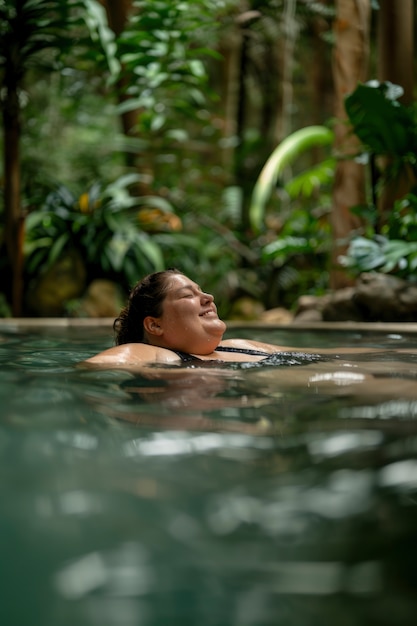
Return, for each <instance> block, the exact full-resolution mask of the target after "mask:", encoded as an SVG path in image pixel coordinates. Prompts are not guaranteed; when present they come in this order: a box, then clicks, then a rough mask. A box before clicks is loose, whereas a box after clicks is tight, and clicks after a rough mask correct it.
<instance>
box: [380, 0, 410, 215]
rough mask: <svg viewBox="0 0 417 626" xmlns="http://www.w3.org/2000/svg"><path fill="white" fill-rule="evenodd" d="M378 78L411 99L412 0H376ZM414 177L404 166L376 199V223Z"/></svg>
mask: <svg viewBox="0 0 417 626" xmlns="http://www.w3.org/2000/svg"><path fill="white" fill-rule="evenodd" d="M378 79H379V80H380V81H381V82H384V81H389V82H391V83H394V84H395V85H401V87H402V88H403V89H404V94H403V96H402V98H400V101H401V102H402V103H403V104H404V105H410V104H411V103H412V102H413V83H414V0H401V2H399V1H398V0H380V9H379V11H378ZM415 183H416V180H415V178H414V177H413V175H412V172H411V170H409V169H404V171H403V172H402V173H401V175H400V177H399V178H398V180H394V181H391V182H390V183H389V184H388V185H387V186H386V187H385V189H384V191H383V193H382V195H381V197H380V198H379V199H378V223H379V224H380V225H383V224H384V223H385V222H386V220H387V218H388V216H389V213H390V211H391V209H392V206H393V203H394V202H395V200H397V199H398V198H401V197H403V196H404V195H405V194H406V193H408V192H409V191H410V190H411V188H412V186H413V185H415Z"/></svg>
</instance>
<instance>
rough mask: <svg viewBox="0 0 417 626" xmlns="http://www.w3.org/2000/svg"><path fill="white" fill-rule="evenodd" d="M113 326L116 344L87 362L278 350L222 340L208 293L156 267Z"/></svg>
mask: <svg viewBox="0 0 417 626" xmlns="http://www.w3.org/2000/svg"><path fill="white" fill-rule="evenodd" d="M114 330H115V332H116V344H117V345H116V346H115V347H113V348H109V349H108V350H105V351H104V352H100V354H97V355H96V356H93V357H91V358H90V359H87V360H86V361H85V363H86V364H91V365H105V366H111V367H114V366H117V367H128V366H136V365H141V364H143V365H150V364H178V365H180V364H181V363H190V364H193V363H199V362H200V363H201V362H203V361H211V362H222V363H224V362H243V361H244V362H251V361H261V360H262V359H265V358H267V357H268V356H269V355H271V354H274V353H277V352H279V351H280V350H281V349H280V348H278V347H277V346H273V345H270V344H266V343H261V342H258V341H251V340H246V339H227V340H225V341H222V338H223V334H224V332H225V330H226V324H225V323H224V322H223V321H222V320H221V319H219V317H218V315H217V309H216V305H215V304H214V298H213V296H212V295H210V294H208V293H205V292H203V291H202V290H201V289H200V287H199V286H198V285H197V284H196V283H195V282H194V281H192V280H190V279H189V278H188V277H187V276H185V275H184V274H183V273H182V272H180V271H179V270H176V269H169V270H165V271H163V272H155V273H154V274H150V275H149V276H146V277H145V278H144V279H143V280H141V281H139V282H138V283H137V284H136V286H135V287H134V288H133V289H132V292H131V294H130V296H129V300H128V304H127V306H126V307H125V308H124V309H123V310H122V311H121V313H120V316H119V317H118V318H117V319H116V320H115V322H114ZM304 356H307V355H304Z"/></svg>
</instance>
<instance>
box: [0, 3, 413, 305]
mask: <svg viewBox="0 0 417 626" xmlns="http://www.w3.org/2000/svg"><path fill="white" fill-rule="evenodd" d="M108 4H110V3H106V2H98V0H71V1H69V2H61V1H59V0H20V1H19V2H18V3H16V2H14V1H13V2H11V1H9V0H4V1H3V2H0V30H1V34H2V38H1V42H0V81H1V85H2V91H1V94H2V102H1V106H2V112H3V126H4V132H3V143H4V148H5V150H4V154H5V155H6V158H5V173H6V175H5V181H6V182H5V186H4V189H2V192H3V198H4V214H5V217H7V216H13V220H14V221H13V220H12V221H13V224H12V223H11V222H10V219H9V218H7V219H5V223H6V228H5V232H4V236H3V240H5V241H8V242H9V245H8V248H7V249H8V251H9V252H10V251H12V253H13V254H12V257H13V258H12V264H11V267H12V269H13V270H14V271H15V272H16V271H17V269H18V264H17V263H16V262H15V257H14V256H13V255H14V254H15V252H19V245H20V243H19V242H20V241H21V240H22V238H23V233H24V232H25V235H24V238H25V242H24V248H23V253H24V255H23V256H22V255H20V256H19V254H17V257H16V258H17V259H18V260H19V259H20V261H19V263H20V262H21V265H22V272H23V276H24V281H25V285H26V286H28V285H31V284H33V283H34V282H36V279H37V277H39V276H41V275H42V274H44V273H45V272H47V271H48V269H49V268H51V266H53V265H54V263H56V262H57V261H58V260H59V258H60V256H62V255H63V254H65V253H66V252H68V251H69V250H71V249H73V250H77V251H78V252H79V253H80V255H81V257H82V258H83V260H84V264H85V268H86V273H87V275H88V278H89V279H93V278H95V277H110V278H112V279H114V280H115V281H117V282H118V283H120V284H121V285H122V286H123V287H124V288H125V289H126V290H127V289H128V288H129V286H130V285H131V284H132V283H133V282H135V281H136V279H137V278H138V276H139V275H141V274H143V273H145V272H148V271H152V270H154V269H159V268H161V267H164V266H177V267H180V268H181V269H183V270H184V271H186V272H187V273H188V274H190V275H191V276H193V277H194V278H196V279H197V280H199V281H201V282H202V283H204V285H205V286H207V288H208V289H210V290H212V291H215V292H216V294H219V296H220V298H221V300H222V302H224V303H225V304H223V307H224V310H223V311H221V312H222V314H223V315H227V314H228V312H229V311H230V309H231V306H232V303H233V300H234V299H236V298H239V297H240V296H242V295H250V296H252V297H253V298H255V299H257V300H260V301H261V302H262V303H263V304H264V305H265V306H268V307H269V306H277V305H285V306H291V305H292V304H293V303H294V302H295V301H296V299H297V296H298V295H300V294H301V293H321V292H322V291H324V290H325V289H326V287H327V286H328V277H329V257H330V250H331V245H332V231H331V227H330V219H329V218H330V212H331V204H332V201H331V193H332V185H333V181H334V171H335V159H334V156H333V155H332V153H331V148H332V141H333V136H334V135H333V131H332V130H330V124H328V121H329V119H330V115H331V111H332V108H331V107H328V108H327V105H326V104H325V103H327V102H329V100H330V97H331V93H330V91H331V87H330V86H329V84H328V83H330V81H328V80H327V79H326V75H327V74H328V72H327V73H326V72H323V71H322V72H321V74H320V71H321V69H322V68H326V67H328V65H327V63H328V62H329V58H330V52H331V45H332V43H333V37H334V35H333V32H332V23H333V20H334V19H335V7H334V6H332V3H325V4H322V3H311V2H308V1H304V0H303V1H301V0H300V1H299V2H296V3H288V2H284V0H270V1H268V2H267V3H263V4H262V3H257V2H253V3H249V4H248V6H247V7H246V6H245V7H244V6H243V5H241V4H240V3H236V2H235V1H233V0H183V1H181V2H178V3H172V2H171V1H169V0H155V1H154V2H144V1H143V0H129V1H127V2H123V3H120V6H119V5H118V4H117V3H114V4H113V3H112V6H113V7H114V8H115V9H116V10H118V9H119V8H120V7H121V6H122V5H123V7H129V11H128V12H127V13H126V20H125V22H124V26H123V28H122V29H121V30H117V32H116V31H114V32H113V30H112V29H111V28H110V27H109V23H111V20H110V22H109V23H108V22H107V15H106V10H105V7H106V5H108ZM264 5H265V6H264ZM290 5H291V6H292V7H293V9H294V11H293V12H291V11H289V7H290ZM284 9H285V10H284ZM296 43H297V45H295V44H296ZM298 44H299V45H298ZM313 48H314V55H312V54H311V50H312V49H313ZM317 55H322V56H317ZM11 60H13V63H14V65H13V66H11V65H10V61H11ZM11 78H12V79H13V80H14V83H10V79H11ZM314 81H316V83H314ZM327 89H328V90H329V92H328V93H326V90H327ZM313 90H315V104H314V106H313V107H312V106H310V103H311V100H310V99H311V94H312V91H313ZM397 96H398V92H397V91H396V88H395V87H393V86H388V85H385V86H384V85H378V86H377V87H376V88H375V86H372V85H361V86H360V87H359V88H358V90H357V91H356V92H355V93H354V94H351V96H349V98H348V99H347V101H346V110H347V113H348V115H349V120H350V122H351V124H352V128H353V131H354V132H355V133H356V134H357V136H358V137H359V138H360V139H361V141H362V144H363V153H362V154H361V155H357V156H358V158H359V157H360V158H361V160H362V161H363V160H364V159H367V160H368V163H369V168H370V172H371V173H372V175H370V179H371V184H370V193H369V202H368V204H367V205H366V206H364V207H356V208H355V210H356V211H357V212H360V213H361V215H362V216H365V215H369V214H370V215H371V218H370V219H368V221H367V223H366V227H365V228H364V230H363V231H361V232H360V233H358V235H360V236H361V237H362V238H364V237H365V238H366V239H367V240H368V241H372V242H373V243H375V245H376V246H377V247H378V251H379V255H380V256H381V249H383V250H384V252H383V254H384V255H386V252H387V250H388V252H389V249H390V245H391V243H390V242H391V241H393V242H395V241H399V242H402V247H401V246H399V245H398V246H397V247H396V248H395V252H392V254H391V256H389V260H390V259H391V261H390V262H385V261H384V262H383V263H381V264H380V265H379V266H378V267H382V268H384V269H385V271H397V270H398V269H399V268H401V271H402V272H405V273H407V272H408V271H410V272H411V271H412V267H414V260H413V259H414V256H413V255H414V249H413V245H412V244H413V241H414V240H413V236H414V235H413V234H412V229H413V226H412V223H413V220H415V196H414V193H411V194H409V195H408V196H407V197H403V198H400V199H398V204H396V205H395V208H394V210H393V212H392V220H391V221H389V220H385V222H381V219H376V215H377V213H378V207H377V197H378V194H380V193H381V189H382V186H383V183H384V184H385V181H388V180H392V178H393V177H394V178H395V177H396V176H397V175H398V173H399V172H404V171H409V172H410V174H411V175H415V158H416V154H417V149H416V147H415V115H414V111H413V109H412V108H409V109H408V108H406V107H403V106H402V105H399V103H398V101H397V100H396V98H397ZM304 101H305V102H306V103H307V102H308V103H309V105H308V106H305V105H304ZM313 109H314V110H315V112H316V113H315V115H312V114H311V112H312V110H313ZM10 114H13V115H15V117H14V118H13V119H12V118H10ZM126 115H130V116H131V117H130V121H131V122H132V125H131V126H130V127H129V130H128V131H127V132H126V128H125V127H124V126H123V125H122V123H121V120H124V117H123V116H126ZM11 120H12V121H11ZM384 125H385V126H384ZM121 128H123V132H122V131H121V130H120V129H121ZM293 129H297V130H295V131H293ZM400 129H401V130H400ZM11 130H12V131H13V132H14V133H15V134H14V135H11V134H10V132H11ZM16 139H18V141H16ZM11 146H17V148H16V149H15V150H14V151H13V150H11V149H10V147H11ZM387 147H388V148H389V149H388V150H387ZM381 156H383V157H384V159H385V162H384V167H383V168H379V165H380V164H379V159H380V158H381ZM387 157H389V162H388V164H387V162H386V159H387ZM11 172H13V175H11ZM375 172H377V173H378V177H377V178H376V177H374V174H375ZM10 181H14V182H15V183H16V185H15V188H14V189H11V187H10ZM12 200H13V203H12ZM413 211H414V213H413ZM379 213H380V212H379ZM394 215H396V216H397V218H398V219H399V220H400V222H401V224H402V226H403V228H406V231H407V232H406V233H405V231H404V230H401V231H400V230H398V228H397V230H395V228H396V226H395V223H396V222H395V220H394ZM413 215H414V217H413ZM374 218H375V219H374ZM397 221H398V220H397ZM23 224H24V225H25V231H23V227H22V226H23ZM16 225H17V226H16ZM408 232H409V235H408V234H407V233H408ZM16 236H17V238H16ZM13 237H14V238H15V239H14V241H15V242H17V243H16V245H11V243H10V242H11V241H12V239H13ZM383 241H386V242H388V248H387V247H384V246H383ZM362 243H363V241H362ZM18 244H19V245H18ZM406 244H407V245H408V247H407V248H405V247H404V246H405V245H406ZM354 245H357V244H355V243H354V241H352V246H354ZM384 245H385V244H384ZM374 247H375V246H374ZM394 247H395V246H394ZM3 248H4V250H3V252H4V251H5V246H3ZM352 250H353V248H351V250H350V252H349V253H348V255H346V259H345V263H346V266H347V267H348V269H349V270H351V271H353V270H354V269H357V270H359V269H360V267H362V268H364V267H366V263H367V262H368V261H366V262H365V261H364V257H363V255H362V256H360V255H359V256H358V255H356V256H355V254H353V253H352V254H351V252H352ZM400 251H401V255H402V256H401V258H398V259H397V261H396V262H395V263H394V264H393V263H392V259H394V258H395V259H396V258H397V257H396V256H395V255H397V256H398V255H400ZM375 254H376V253H375ZM392 255H394V256H392ZM359 257H360V259H361V260H360V263H359V264H358V263H357V259H358V258H359ZM354 258H355V259H356V261H354V260H353V259H354ZM404 259H405V260H406V262H407V265H406V266H405V265H404ZM355 263H356V265H355ZM368 265H369V264H368ZM388 268H391V269H388ZM407 268H408V269H407ZM1 269H2V270H3V271H2V273H1V275H2V279H1V281H2V282H1V285H0V291H4V292H5V293H7V296H8V299H9V300H10V299H11V294H10V291H11V290H10V284H9V283H10V280H9V278H8V277H9V276H10V271H9V270H10V259H9V262H8V261H7V259H6V255H5V254H3V257H2V258H1ZM21 286H22V285H21Z"/></svg>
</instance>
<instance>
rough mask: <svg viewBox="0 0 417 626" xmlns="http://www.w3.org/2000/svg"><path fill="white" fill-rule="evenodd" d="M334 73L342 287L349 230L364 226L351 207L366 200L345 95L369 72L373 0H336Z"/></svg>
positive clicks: (333, 282)
mask: <svg viewBox="0 0 417 626" xmlns="http://www.w3.org/2000/svg"><path fill="white" fill-rule="evenodd" d="M336 12H337V13H336V20H335V26H334V28H335V34H336V43H335V48H334V56H333V77H334V85H335V116H336V119H337V120H338V123H337V124H336V126H335V145H334V147H335V151H336V154H337V155H338V156H339V157H340V158H341V160H340V161H339V163H338V165H337V168H336V177H335V184H334V191H333V210H332V228H333V251H332V268H331V273H330V286H331V287H332V288H333V289H338V288H341V287H344V286H346V285H348V284H350V282H351V281H350V279H349V278H348V276H347V275H346V273H345V272H343V271H342V270H341V267H340V264H339V263H338V258H339V256H340V255H341V254H343V253H344V252H345V251H346V248H347V245H348V237H349V234H350V233H351V232H352V231H353V230H355V229H357V228H358V227H359V226H360V220H359V219H358V218H357V217H356V216H354V215H353V214H352V213H351V211H350V209H351V207H354V206H356V205H359V204H363V203H364V202H365V199H366V195H365V170H364V167H363V166H362V165H360V164H358V163H356V162H355V161H353V160H351V158H349V157H351V156H352V155H354V154H356V153H357V152H358V148H359V142H358V140H357V139H356V137H355V136H354V135H353V134H352V133H351V131H350V129H349V127H348V125H347V124H346V120H347V116H346V112H345V108H344V100H345V97H346V96H347V95H348V94H349V93H351V92H352V91H354V89H355V88H356V86H357V84H358V82H364V81H365V80H366V76H367V66H368V54H369V26H370V15H371V5H370V0H336Z"/></svg>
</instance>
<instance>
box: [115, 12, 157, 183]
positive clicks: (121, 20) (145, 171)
mask: <svg viewBox="0 0 417 626" xmlns="http://www.w3.org/2000/svg"><path fill="white" fill-rule="evenodd" d="M102 3H103V5H104V7H105V9H106V13H107V19H108V22H109V26H110V28H111V29H112V30H113V32H114V34H115V35H116V37H118V36H119V35H120V34H121V33H122V32H123V29H124V28H125V26H126V23H127V20H128V18H129V14H130V12H131V10H132V0H102ZM127 86H128V79H127V78H123V77H122V78H121V79H120V80H119V81H118V82H117V92H118V93H117V98H118V101H119V103H121V104H123V103H124V102H126V100H128V99H129V96H128V95H127V94H126V87H127ZM141 114H142V109H133V110H128V111H124V112H123V113H122V114H121V123H122V128H123V133H124V134H125V135H126V137H138V129H137V128H138V122H139V118H140V116H141ZM126 161H127V165H128V166H130V167H134V168H136V169H137V170H139V171H140V174H141V175H142V182H141V183H138V184H137V186H136V190H135V191H136V193H137V195H146V194H148V193H149V184H150V183H151V181H152V180H153V171H152V170H151V169H150V168H149V159H147V158H145V156H144V155H141V154H138V153H135V154H133V153H131V152H127V155H126Z"/></svg>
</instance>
